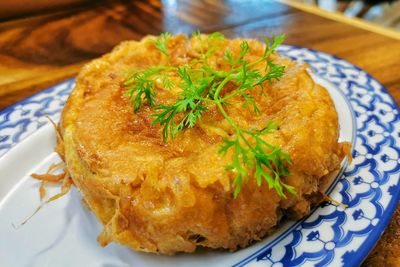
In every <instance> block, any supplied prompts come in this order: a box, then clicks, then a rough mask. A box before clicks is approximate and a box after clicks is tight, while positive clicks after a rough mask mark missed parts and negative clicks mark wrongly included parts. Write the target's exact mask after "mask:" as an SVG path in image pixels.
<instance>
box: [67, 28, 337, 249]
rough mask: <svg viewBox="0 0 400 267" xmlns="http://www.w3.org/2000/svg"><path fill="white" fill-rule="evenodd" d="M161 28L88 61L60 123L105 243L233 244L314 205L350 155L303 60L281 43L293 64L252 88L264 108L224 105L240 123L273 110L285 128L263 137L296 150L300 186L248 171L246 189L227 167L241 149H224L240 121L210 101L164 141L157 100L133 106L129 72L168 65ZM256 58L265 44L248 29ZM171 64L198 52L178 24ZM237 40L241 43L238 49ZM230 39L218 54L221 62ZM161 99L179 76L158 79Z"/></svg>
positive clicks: (170, 94) (71, 166)
mask: <svg viewBox="0 0 400 267" xmlns="http://www.w3.org/2000/svg"><path fill="white" fill-rule="evenodd" d="M154 40H155V38H154V37H147V38H144V39H143V40H142V41H140V42H134V41H131V42H125V43H122V44H121V45H120V46H118V47H117V48H115V49H114V50H113V52H112V53H110V54H108V55H105V56H104V57H102V58H100V59H98V60H95V61H93V62H91V63H90V64H88V65H86V66H85V67H84V69H83V70H82V71H81V73H80V75H79V77H78V79H77V84H76V87H75V89H74V90H73V92H72V94H71V96H70V98H69V100H68V103H67V105H66V108H65V109H64V111H63V115H62V123H61V132H62V136H63V142H64V144H63V146H64V149H63V150H64V151H65V161H66V164H67V167H68V170H69V172H70V174H71V176H72V178H73V181H74V184H75V185H76V186H77V187H78V188H79V189H80V191H81V192H82V194H83V197H84V199H85V202H86V203H87V204H88V206H89V207H90V208H91V209H92V210H93V212H94V213H95V214H96V215H97V217H98V218H99V219H100V221H101V222H102V223H103V224H104V225H105V229H104V231H103V233H102V235H101V237H100V241H101V243H102V244H103V245H105V244H107V243H108V242H111V241H117V242H119V243H121V244H124V245H127V246H130V247H131V248H133V249H135V250H141V251H147V252H159V253H163V254H173V253H175V252H179V251H184V252H192V251H194V250H195V248H196V246H197V245H201V246H205V247H211V248H226V249H231V250H234V249H236V248H238V247H242V246H246V245H248V244H249V243H250V242H251V241H252V240H258V239H260V238H261V237H263V236H264V235H265V234H267V233H268V232H270V231H271V229H272V228H273V227H274V226H275V225H276V224H277V222H278V221H279V220H280V218H281V216H282V214H283V213H285V212H289V211H290V213H291V214H294V217H297V218H298V217H301V216H304V215H306V214H308V212H309V210H310V204H311V203H310V200H309V199H312V196H313V194H316V193H317V192H318V189H319V182H320V180H321V179H322V178H323V177H325V176H327V175H328V174H329V173H331V172H332V171H334V170H336V169H338V168H339V164H340V161H341V159H342V158H343V157H344V155H343V149H342V145H341V144H340V143H338V141H337V139H338V120H337V114H336V111H335V108H334V105H333V103H332V101H331V99H330V97H329V95H328V93H327V91H326V90H325V89H324V88H322V87H320V86H319V85H317V84H315V83H314V82H313V80H312V79H311V77H310V76H309V74H308V73H307V70H306V67H305V66H303V65H299V64H296V63H295V62H292V61H290V60H288V59H285V58H282V57H280V56H279V55H278V54H273V55H272V56H271V57H272V59H273V61H274V62H276V63H277V64H278V63H279V64H280V65H284V66H285V67H286V72H285V74H284V75H283V76H282V78H281V80H280V81H277V82H274V83H272V84H268V83H266V84H265V89H264V94H260V90H261V89H255V90H254V91H252V96H253V97H254V99H255V101H257V104H258V107H259V109H260V111H261V113H260V114H259V115H255V114H254V112H253V110H252V109H251V107H243V106H242V103H243V102H242V100H241V99H240V98H239V97H238V98H232V99H231V101H230V105H229V107H228V108H227V111H228V112H229V115H230V116H231V117H232V118H233V119H234V120H235V122H237V124H238V125H240V127H243V128H246V129H262V127H264V126H265V125H266V124H267V122H269V121H274V122H276V123H277V124H278V125H279V129H278V130H277V131H275V132H273V133H272V134H269V135H265V137H263V138H265V139H264V140H265V141H268V143H271V144H273V145H275V146H278V147H279V148H281V149H282V150H283V151H285V152H287V153H289V154H290V155H291V157H292V159H293V164H292V165H291V166H290V172H291V173H292V175H291V176H289V177H285V178H284V179H285V180H284V182H285V183H287V184H290V185H291V186H293V187H294V188H295V190H296V192H297V195H288V198H287V199H281V198H280V197H279V196H278V195H277V193H276V191H274V190H269V189H268V187H266V186H265V187H261V188H259V187H258V186H257V185H256V183H255V180H254V179H251V178H249V179H248V182H247V183H245V184H244V185H243V188H242V192H241V194H239V196H238V198H237V199H233V197H232V187H231V183H232V180H233V178H234V174H233V173H230V172H226V171H225V166H226V165H229V164H230V162H231V158H232V154H229V153H228V154H227V155H226V156H222V155H220V154H219V153H218V149H219V147H220V145H221V142H222V140H223V138H224V137H226V136H227V135H228V136H229V134H230V131H231V126H229V124H228V123H227V122H226V120H225V119H224V118H223V117H222V116H221V114H220V113H218V112H217V111H216V110H215V109H212V108H210V110H209V111H207V112H206V113H205V114H204V115H203V117H202V120H201V122H200V123H197V124H196V125H195V126H194V127H193V128H190V129H185V130H184V131H183V132H182V133H181V134H179V135H177V136H176V138H175V139H174V140H172V141H169V142H166V143H164V142H163V138H162V128H161V127H160V126H159V125H152V124H151V122H152V120H153V117H152V114H154V113H155V111H154V110H153V108H152V107H150V106H149V105H146V104H145V105H144V106H143V107H142V108H140V109H139V110H138V112H137V113H134V112H133V108H132V106H131V104H130V100H129V99H128V98H127V97H125V96H124V92H125V87H124V81H125V78H126V76H125V75H126V72H127V71H129V70H131V69H138V68H146V67H149V66H156V65H158V64H160V62H162V61H163V60H165V57H163V55H162V53H160V51H159V50H158V49H156V47H155V46H154ZM223 42H224V43H223V46H222V47H224V49H227V50H228V49H229V50H230V51H233V52H232V53H238V51H239V48H238V47H239V46H240V42H241V40H240V39H238V40H226V39H225V40H224V41H223ZM248 43H249V46H250V53H249V57H250V58H251V57H252V56H254V57H256V56H257V57H259V56H260V55H261V54H262V53H263V48H264V47H263V45H262V44H261V43H259V42H258V41H255V40H248ZM168 49H169V51H170V55H171V56H170V60H171V63H172V64H181V62H187V61H188V60H190V59H191V58H193V57H195V55H196V53H197V51H198V49H199V48H198V43H196V41H195V40H193V39H188V38H187V37H186V36H183V35H180V36H176V37H174V38H172V41H171V42H169V47H168ZM235 51H236V52H235ZM223 53H224V50H221V51H217V52H216V53H215V54H214V55H213V56H212V58H210V62H211V63H212V64H215V66H220V67H221V68H223V67H224V62H223ZM157 90H158V91H157V101H160V102H161V101H162V102H164V103H168V102H172V101H174V100H175V99H176V97H177V95H178V94H179V90H180V89H179V87H174V88H172V89H171V90H166V89H164V88H162V86H161V85H160V86H159V88H157Z"/></svg>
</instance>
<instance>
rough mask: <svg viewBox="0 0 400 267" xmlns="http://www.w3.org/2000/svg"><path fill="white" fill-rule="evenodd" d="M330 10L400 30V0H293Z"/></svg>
mask: <svg viewBox="0 0 400 267" xmlns="http://www.w3.org/2000/svg"><path fill="white" fill-rule="evenodd" d="M291 1H292V2H297V3H301V4H306V5H311V6H315V7H317V8H320V9H322V10H326V11H329V12H339V13H343V14H344V15H346V16H348V17H356V18H361V19H363V20H366V21H369V22H373V23H375V24H378V25H380V26H384V27H390V28H394V29H396V30H397V31H400V1H398V0H397V1H396V0H387V1H380V0H356V1H350V0H342V1H338V0H291Z"/></svg>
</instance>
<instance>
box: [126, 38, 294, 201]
mask: <svg viewBox="0 0 400 267" xmlns="http://www.w3.org/2000/svg"><path fill="white" fill-rule="evenodd" d="M192 36H193V38H198V39H199V41H200V51H199V52H200V56H199V58H196V59H193V60H192V61H191V62H190V64H188V65H184V66H179V67H174V66H171V65H170V64H169V57H168V41H169V39H170V38H171V37H172V36H171V34H169V33H165V34H162V35H161V36H160V37H159V38H157V40H156V42H155V46H156V48H157V49H158V50H159V51H160V52H161V53H162V54H163V55H165V57H166V58H167V60H168V66H162V65H160V66H155V67H149V68H147V69H145V70H141V71H140V70H136V71H134V72H132V73H131V74H130V75H128V78H127V80H126V82H125V86H126V88H127V90H126V92H125V95H126V96H128V97H130V99H131V102H132V107H133V109H134V111H135V112H137V111H138V110H139V109H140V107H141V106H142V105H143V104H144V101H146V102H147V104H148V105H150V106H154V105H155V103H156V100H155V97H156V91H157V90H156V84H157V81H161V82H162V85H163V87H164V88H165V89H171V88H173V87H174V86H176V85H175V83H174V82H173V81H172V80H171V79H170V77H172V76H175V77H179V80H180V81H179V84H178V85H179V86H180V87H181V89H182V90H181V92H180V95H179V96H178V98H177V99H176V101H175V102H174V103H173V104H171V105H165V104H159V105H156V106H155V107H154V110H156V113H155V114H153V115H152V116H153V117H154V120H153V122H152V124H153V125H156V124H158V125H160V126H161V127H162V136H163V139H164V141H165V142H167V141H168V140H169V139H172V138H174V137H175V136H176V135H177V134H179V132H181V131H183V130H185V129H187V128H192V127H195V126H196V124H197V122H198V121H199V120H201V118H202V115H203V113H204V112H207V111H208V108H207V107H208V106H209V105H213V106H216V107H217V108H218V110H219V112H220V113H221V114H222V115H223V116H224V118H225V120H226V121H227V122H228V123H229V124H230V125H231V126H232V128H233V129H234V134H233V135H231V137H230V138H226V139H224V140H223V142H222V144H221V147H220V149H219V151H218V153H220V154H221V155H223V156H226V155H227V154H228V152H231V154H230V155H232V162H231V164H229V165H227V166H225V169H226V171H229V172H233V173H235V178H234V180H233V182H232V185H233V188H234V190H233V196H234V197H235V198H236V197H237V196H238V195H239V193H240V192H241V189H242V187H243V183H245V182H247V180H248V179H249V177H250V176H252V175H254V178H255V179H256V183H257V185H258V186H262V184H263V183H266V184H267V185H268V188H270V189H272V188H273V189H274V190H276V192H277V194H278V195H279V196H280V197H282V198H285V197H286V195H285V192H289V193H291V194H296V192H295V190H294V188H293V187H292V186H290V185H288V184H285V183H284V182H283V177H287V176H289V175H290V172H289V169H288V166H289V165H290V164H292V160H291V158H290V156H289V154H287V153H285V152H284V151H282V150H281V149H280V148H279V147H276V146H273V145H271V144H269V143H267V142H266V141H265V140H264V139H265V138H264V136H265V135H267V134H271V133H273V132H274V131H276V130H278V129H279V127H278V125H277V124H276V123H274V122H269V123H268V124H267V125H265V127H264V128H262V129H259V130H254V131H250V130H248V129H242V128H240V127H239V126H238V125H237V124H236V122H235V121H234V120H233V118H231V117H230V116H229V115H228V113H227V111H226V110H225V108H226V107H227V106H228V105H229V99H231V98H233V97H241V98H242V99H243V106H245V107H246V106H248V107H252V109H253V111H254V113H255V114H260V109H259V108H258V106H257V103H256V101H255V99H254V96H253V95H252V94H251V93H250V92H251V91H252V90H254V88H256V87H259V86H261V87H262V88H263V85H264V83H266V82H268V83H272V82H274V81H276V80H279V79H280V78H281V77H282V75H283V74H284V71H285V68H284V66H280V65H277V64H275V63H273V62H272V60H271V59H270V56H271V54H272V53H274V52H275V50H276V48H277V47H278V46H279V45H280V44H281V43H282V42H283V40H284V35H280V36H277V37H272V38H271V39H269V38H264V42H265V50H264V54H263V56H262V57H260V58H259V59H257V60H255V61H252V62H248V61H247V60H246V59H245V57H246V55H247V54H249V53H250V49H251V48H250V45H249V43H248V42H247V41H242V42H241V43H240V50H239V54H238V56H237V57H234V56H233V53H232V52H231V51H229V50H226V51H225V53H224V61H225V62H227V63H228V64H229V65H230V71H223V70H219V69H215V68H213V67H211V66H210V65H209V64H208V59H209V58H210V57H211V56H212V55H213V54H214V53H215V52H216V51H218V50H221V49H223V47H221V46H220V45H221V43H222V42H223V40H224V38H225V37H224V36H223V35H222V34H221V33H213V34H210V35H208V36H202V35H201V33H200V32H195V33H193V34H192ZM258 64H265V70H264V71H263V73H262V72H260V70H259V69H257V68H255V67H254V66H255V65H258ZM228 83H230V84H233V85H234V86H235V87H236V89H235V90H231V91H229V92H227V93H225V94H224V95H223V96H221V92H222V91H223V90H224V88H225V87H226V85H227V84H228ZM206 103H207V105H206ZM252 170H253V171H254V173H253V171H252Z"/></svg>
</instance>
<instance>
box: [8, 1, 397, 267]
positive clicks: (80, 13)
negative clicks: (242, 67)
mask: <svg viewBox="0 0 400 267" xmlns="http://www.w3.org/2000/svg"><path fill="white" fill-rule="evenodd" d="M339 20H340V19H339ZM344 22H346V20H343V21H337V20H332V19H328V18H326V17H323V16H319V15H315V14H311V13H309V12H305V11H302V10H299V9H296V8H293V7H291V6H288V5H285V4H282V3H277V2H270V1H247V2H246V1H239V0H226V1H212V0H203V1H189V0H186V1H184V0H182V1H181V0H178V1H163V4H161V3H160V1H157V0H152V1H134V0H131V1H113V2H107V1H105V2H98V3H96V4H90V5H89V4H85V5H82V6H78V7H74V8H68V9H63V10H61V11H60V10H58V11H54V12H48V13H46V14H42V15H37V16H34V17H25V18H18V19H16V18H15V19H12V20H4V19H3V21H2V22H0V109H3V108H5V107H7V106H9V105H11V104H13V103H16V102H17V101H20V100H22V99H24V98H26V97H28V96H30V95H32V94H34V93H35V92H38V91H40V90H42V89H44V88H46V87H47V86H49V85H52V84H55V83H57V82H59V81H62V80H64V79H66V78H68V77H72V76H74V75H76V73H77V72H78V71H79V69H80V67H81V66H82V64H84V63H85V62H87V61H88V60H90V59H92V58H95V57H98V56H100V55H101V54H103V53H106V52H108V51H110V50H111V48H112V47H113V46H115V45H116V44H118V43H119V42H120V41H122V40H128V39H140V38H141V37H142V36H144V35H147V34H159V33H160V32H163V31H169V32H172V33H191V32H192V31H194V30H196V29H200V30H201V31H202V32H213V31H220V32H222V33H223V34H225V35H226V36H228V37H236V36H243V37H259V36H270V35H272V34H280V33H285V34H286V37H287V38H286V43H287V44H295V45H301V46H305V47H310V48H314V49H317V50H321V51H325V52H328V53H330V54H333V55H336V56H339V57H342V58H344V59H346V60H348V61H350V62H352V63H354V64H355V65H358V66H359V67H361V68H363V69H364V70H366V71H367V72H369V73H370V74H372V75H373V76H374V77H375V78H376V79H378V80H379V81H380V82H381V83H382V84H383V85H385V86H386V88H387V89H388V90H389V92H390V93H391V94H392V95H393V97H394V98H395V99H396V101H397V102H398V103H399V102H400V90H399V89H400V88H399V87H400V74H399V73H400V41H398V40H396V39H395V38H391V37H388V36H384V35H381V34H379V33H375V32H371V31H368V30H365V29H362V28H360V27H356V26H354V25H357V23H355V24H354V25H351V22H350V24H349V23H344ZM364 28H368V27H364ZM386 35H388V34H386ZM399 224H400V211H399V210H398V211H397V212H396V214H395V216H394V218H393V219H392V222H391V224H390V226H389V228H388V231H387V232H386V234H385V235H384V236H383V238H382V239H381V241H380V243H379V244H378V246H377V248H376V249H375V250H374V251H373V252H372V253H371V254H370V256H369V258H368V259H367V261H366V262H365V263H364V264H365V266H377V264H380V263H381V262H382V261H383V260H384V262H385V264H389V263H390V262H391V261H392V260H397V259H398V257H399V258H400V256H398V254H396V253H397V250H398V249H399V248H400V225H399ZM385 266H387V265H385ZM393 266H395V265H393Z"/></svg>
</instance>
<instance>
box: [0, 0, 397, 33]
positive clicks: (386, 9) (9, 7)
mask: <svg viewBox="0 0 400 267" xmlns="http://www.w3.org/2000/svg"><path fill="white" fill-rule="evenodd" d="M247 1H251V0H242V1H241V2H247ZM100 2H106V1H94V0H57V1H54V0H36V1H32V0H13V1H0V21H5V20H10V19H15V18H19V17H24V16H31V15H37V14H41V13H46V12H54V11H57V9H58V10H61V9H63V8H65V7H66V6H68V7H72V6H76V7H79V6H84V5H89V4H92V5H93V4H100ZM108 2H109V1H108ZM149 2H151V1H149ZM161 2H163V3H164V4H166V5H171V4H172V5H173V4H174V3H176V1H174V0H163V1H161ZM209 2H212V1H209ZM282 2H289V3H290V2H292V3H295V4H300V5H307V6H310V7H315V8H318V9H321V10H324V11H328V12H332V13H341V14H344V15H345V16H348V17H355V18H360V19H363V20H365V21H369V22H372V23H374V24H377V25H380V26H384V27H389V28H392V29H396V30H397V31H400V0H385V1H382V0H353V1H352V0H286V1H282Z"/></svg>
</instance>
